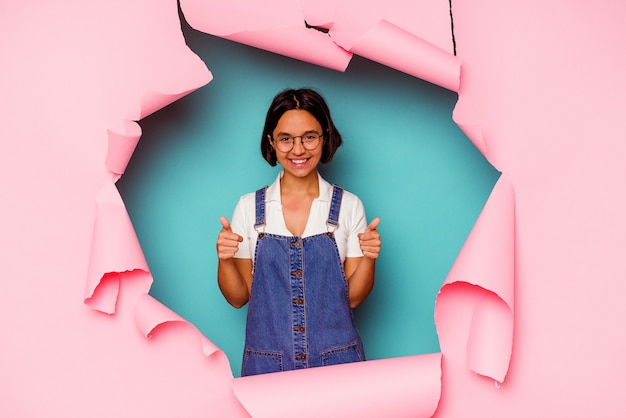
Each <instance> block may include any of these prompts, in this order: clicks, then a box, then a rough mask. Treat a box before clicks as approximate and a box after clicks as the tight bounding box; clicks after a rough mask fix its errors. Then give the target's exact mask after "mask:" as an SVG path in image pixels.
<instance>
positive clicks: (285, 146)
mask: <svg viewBox="0 0 626 418" xmlns="http://www.w3.org/2000/svg"><path fill="white" fill-rule="evenodd" d="M321 137H322V136H321V135H318V134H306V135H303V136H281V137H278V138H276V139H275V140H274V143H275V144H276V148H278V150H279V151H281V152H289V151H291V150H292V149H293V145H294V144H295V142H296V138H300V141H301V142H302V146H303V147H304V149H306V150H308V151H312V150H314V149H315V148H317V147H318V146H319V144H320V138H321Z"/></svg>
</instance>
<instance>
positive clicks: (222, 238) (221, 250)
mask: <svg viewBox="0 0 626 418" xmlns="http://www.w3.org/2000/svg"><path fill="white" fill-rule="evenodd" d="M220 222H221V223H222V230H221V231H220V233H219V234H218V235H217V244H216V248H217V257H218V258H219V259H220V260H228V259H231V258H233V257H234V256H235V253H236V252H237V250H238V249H239V243H240V242H242V241H243V237H242V236H241V235H239V234H235V233H234V232H233V230H232V229H231V228H230V222H228V219H226V218H225V217H224V216H221V217H220Z"/></svg>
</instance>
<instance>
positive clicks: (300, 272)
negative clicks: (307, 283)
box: [291, 270, 302, 277]
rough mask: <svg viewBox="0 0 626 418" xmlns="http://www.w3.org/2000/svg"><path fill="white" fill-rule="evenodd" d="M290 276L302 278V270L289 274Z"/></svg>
mask: <svg viewBox="0 0 626 418" xmlns="http://www.w3.org/2000/svg"><path fill="white" fill-rule="evenodd" d="M291 274H293V275H294V276H296V277H302V270H296V271H293V272H291Z"/></svg>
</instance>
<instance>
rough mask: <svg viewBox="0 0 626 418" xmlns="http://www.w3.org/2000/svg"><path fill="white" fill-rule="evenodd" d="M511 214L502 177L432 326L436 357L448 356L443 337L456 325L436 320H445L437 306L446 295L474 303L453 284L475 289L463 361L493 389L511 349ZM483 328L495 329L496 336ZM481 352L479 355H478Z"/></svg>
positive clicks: (448, 280) (510, 196)
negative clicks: (438, 344) (438, 346)
mask: <svg viewBox="0 0 626 418" xmlns="http://www.w3.org/2000/svg"><path fill="white" fill-rule="evenodd" d="M514 210H515V198H514V193H513V188H512V186H511V184H510V183H509V181H508V180H507V179H506V176H504V175H501V176H500V178H499V179H498V182H497V183H496V185H495V186H494V189H493V190H492V192H491V195H490V196H489V199H488V200H487V203H486V204H485V207H484V208H483V210H482V212H481V214H480V215H479V217H478V220H477V221H476V223H475V224H474V227H473V229H472V231H471V232H470V235H469V237H468V238H467V240H466V242H465V244H464V246H463V248H462V249H461V252H460V253H459V255H458V257H457V259H456V261H455V263H454V265H453V266H452V269H451V270H450V272H449V274H448V276H447V277H446V280H445V281H444V285H443V286H442V287H441V290H440V292H439V294H438V295H437V301H436V303H435V325H436V327H437V333H438V334H439V338H440V342H442V344H441V345H442V353H443V355H444V356H446V355H447V353H448V354H450V352H449V351H448V348H447V347H446V345H445V343H443V342H444V341H445V340H446V338H445V334H446V333H448V332H453V331H452V330H451V328H455V326H458V325H455V324H454V323H450V322H449V321H444V320H442V319H441V318H442V317H446V316H445V315H444V314H445V312H442V310H443V309H448V305H447V304H445V303H443V301H444V299H445V298H446V297H447V296H448V295H450V294H451V293H459V294H465V293H467V294H468V296H467V298H468V299H469V298H475V296H469V294H470V292H467V290H466V288H465V287H463V286H457V284H463V283H464V284H467V285H471V286H474V287H475V289H476V290H477V291H478V294H480V295H481V296H479V297H478V298H477V300H476V302H475V303H476V305H475V307H474V308H473V311H472V315H471V322H470V327H469V331H468V335H467V342H466V343H467V345H466V360H467V364H468V367H469V368H470V369H471V370H473V371H474V372H476V373H478V374H480V375H483V376H487V377H490V378H492V379H494V380H495V381H496V382H499V383H503V382H504V379H505V377H506V374H507V371H508V367H509V363H510V359H511V353H512V346H513V324H514V320H513V315H514V309H513V307H514V306H513V297H514V294H513V292H514V275H515V271H514V264H515V263H514V256H515V254H514V251H515V232H514V227H515V225H514V224H515V219H514ZM494 255H495V256H494ZM442 306H443V307H442ZM490 315H495V317H494V318H491V317H490ZM452 322H454V321H452ZM488 324H492V325H497V327H495V328H497V330H495V331H494V327H490V326H489V325H488ZM483 349H484V353H483V352H481V350H483ZM487 353H489V355H486V354H487Z"/></svg>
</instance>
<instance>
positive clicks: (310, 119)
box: [270, 109, 324, 177]
mask: <svg viewBox="0 0 626 418" xmlns="http://www.w3.org/2000/svg"><path fill="white" fill-rule="evenodd" d="M306 134H313V135H322V134H323V132H322V125H321V124H320V123H319V122H318V121H317V119H315V117H314V116H313V115H312V114H311V113H309V112H307V111H306V110H301V109H294V110H288V111H286V112H285V113H284V114H283V116H282V117H281V118H280V119H279V120H278V124H277V125H276V128H274V131H273V132H272V136H273V138H274V141H271V138H270V142H271V144H272V147H273V148H274V151H275V152H276V159H277V160H278V163H279V164H280V165H281V166H282V167H283V169H284V170H285V174H289V175H293V176H295V177H307V176H309V175H312V173H315V172H316V168H317V164H318V163H319V162H320V159H321V158H322V149H323V144H324V138H320V141H319V145H317V147H316V148H315V149H312V150H307V149H306V148H305V147H304V145H303V142H302V139H303V138H302V136H303V135H306ZM284 137H295V138H293V140H294V141H293V148H292V149H291V150H290V151H287V152H283V151H281V150H280V149H278V147H277V144H276V141H277V140H278V139H279V138H284Z"/></svg>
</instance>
